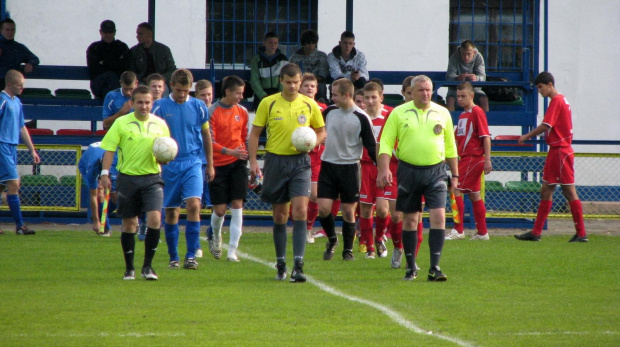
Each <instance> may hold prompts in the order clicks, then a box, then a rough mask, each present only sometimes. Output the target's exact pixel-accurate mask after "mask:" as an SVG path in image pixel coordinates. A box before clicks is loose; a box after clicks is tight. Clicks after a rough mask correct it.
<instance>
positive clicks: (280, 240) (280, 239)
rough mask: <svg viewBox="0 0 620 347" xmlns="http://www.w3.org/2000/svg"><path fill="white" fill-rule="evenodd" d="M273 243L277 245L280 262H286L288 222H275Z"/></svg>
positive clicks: (277, 255) (277, 256)
mask: <svg viewBox="0 0 620 347" xmlns="http://www.w3.org/2000/svg"><path fill="white" fill-rule="evenodd" d="M304 242H305V240H304ZM273 244H274V245H275V247H276V259H277V260H278V263H280V262H282V263H286V223H285V224H275V223H274V224H273Z"/></svg>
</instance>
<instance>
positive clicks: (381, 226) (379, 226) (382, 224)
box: [375, 216, 389, 241]
mask: <svg viewBox="0 0 620 347" xmlns="http://www.w3.org/2000/svg"><path fill="white" fill-rule="evenodd" d="M388 218H389V216H386V217H375V230H376V231H375V240H376V241H382V240H383V235H385V228H386V227H387V224H388Z"/></svg>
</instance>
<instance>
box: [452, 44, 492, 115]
mask: <svg viewBox="0 0 620 347" xmlns="http://www.w3.org/2000/svg"><path fill="white" fill-rule="evenodd" d="M486 79H487V75H486V71H485V67H484V58H482V54H480V52H478V50H477V49H476V46H475V45H474V43H473V42H472V41H470V40H465V41H463V42H462V43H461V45H460V46H459V47H458V48H457V49H456V52H454V54H452V55H451V56H450V60H448V71H447V72H446V80H447V81H462V82H464V81H470V82H480V81H485V80H486ZM474 91H475V93H476V94H475V96H474V102H475V104H476V105H478V106H480V107H481V108H482V109H483V110H484V111H485V112H489V99H488V98H487V95H486V94H485V93H484V92H483V91H482V89H481V88H474ZM455 102H456V87H450V88H449V89H448V95H446V104H447V107H448V110H450V111H454V104H455Z"/></svg>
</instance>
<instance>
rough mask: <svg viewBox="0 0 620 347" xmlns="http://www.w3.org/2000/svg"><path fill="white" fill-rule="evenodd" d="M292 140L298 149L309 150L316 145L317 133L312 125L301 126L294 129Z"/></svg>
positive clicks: (301, 150)
mask: <svg viewBox="0 0 620 347" xmlns="http://www.w3.org/2000/svg"><path fill="white" fill-rule="evenodd" d="M291 142H292V143H293V147H295V149H297V150H298V151H300V152H309V151H311V150H312V149H313V148H314V146H315V145H316V133H315V132H314V129H312V128H310V127H299V128H297V129H295V131H293V136H292V137H291Z"/></svg>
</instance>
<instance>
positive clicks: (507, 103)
mask: <svg viewBox="0 0 620 347" xmlns="http://www.w3.org/2000/svg"><path fill="white" fill-rule="evenodd" d="M489 105H510V106H513V105H514V106H523V99H522V98H521V96H519V98H518V99H517V100H515V101H495V100H489Z"/></svg>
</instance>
